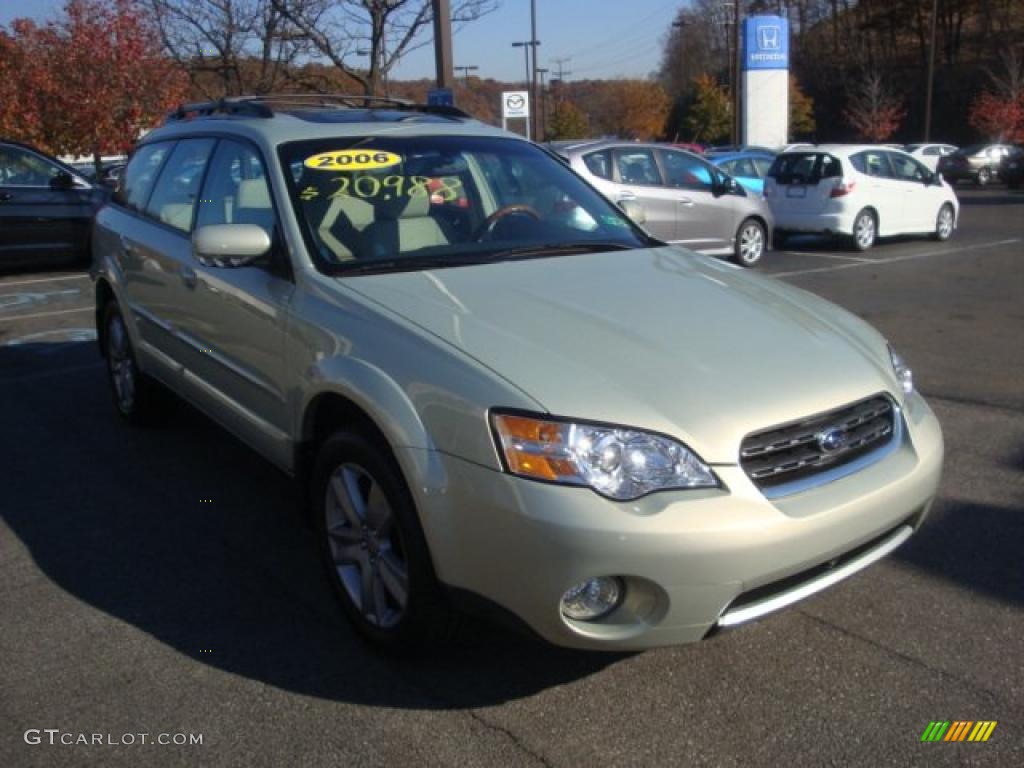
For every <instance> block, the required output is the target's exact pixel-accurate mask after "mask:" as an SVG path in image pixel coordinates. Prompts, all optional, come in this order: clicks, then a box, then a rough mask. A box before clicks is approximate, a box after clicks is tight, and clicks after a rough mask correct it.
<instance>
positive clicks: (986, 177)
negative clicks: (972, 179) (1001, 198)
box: [978, 168, 992, 187]
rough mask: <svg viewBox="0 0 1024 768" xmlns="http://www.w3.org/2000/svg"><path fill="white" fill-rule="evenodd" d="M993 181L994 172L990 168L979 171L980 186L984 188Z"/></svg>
mask: <svg viewBox="0 0 1024 768" xmlns="http://www.w3.org/2000/svg"><path fill="white" fill-rule="evenodd" d="M991 181H992V171H990V170H989V169H988V168H982V169H981V170H979V171H978V186H979V187H984V186H985V185H986V184H989V183H991Z"/></svg>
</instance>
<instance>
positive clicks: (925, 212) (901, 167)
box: [887, 152, 942, 232]
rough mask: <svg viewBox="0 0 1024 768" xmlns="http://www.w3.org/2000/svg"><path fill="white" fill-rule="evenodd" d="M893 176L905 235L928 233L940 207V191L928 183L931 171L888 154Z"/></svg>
mask: <svg viewBox="0 0 1024 768" xmlns="http://www.w3.org/2000/svg"><path fill="white" fill-rule="evenodd" d="M887 154H888V155H889V162H890V164H891V165H892V171H893V175H894V176H895V179H896V183H897V184H898V185H899V188H900V189H899V194H900V200H901V205H902V224H901V228H902V231H904V232H929V231H931V230H933V229H934V228H935V221H936V218H937V216H938V213H939V206H940V205H941V204H942V188H941V187H937V186H935V185H934V184H931V183H930V180H931V178H932V172H931V171H930V170H929V169H928V168H927V167H925V165H924V164H923V163H921V162H918V161H917V160H916V159H915V158H913V157H911V156H910V155H907V154H904V153H903V152H888V153H887Z"/></svg>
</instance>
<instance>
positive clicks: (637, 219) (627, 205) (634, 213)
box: [619, 200, 647, 225]
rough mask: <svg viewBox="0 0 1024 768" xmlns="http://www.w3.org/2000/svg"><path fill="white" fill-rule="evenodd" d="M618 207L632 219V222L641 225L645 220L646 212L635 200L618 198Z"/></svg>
mask: <svg viewBox="0 0 1024 768" xmlns="http://www.w3.org/2000/svg"><path fill="white" fill-rule="evenodd" d="M619 208H621V209H622V212H623V213H624V214H626V215H627V216H629V218H630V219H632V220H633V223H634V224H639V225H643V224H644V222H646V221H647V212H646V211H645V210H644V207H643V206H642V205H640V203H638V202H637V201H636V200H619Z"/></svg>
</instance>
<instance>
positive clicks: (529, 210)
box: [473, 203, 541, 240]
mask: <svg viewBox="0 0 1024 768" xmlns="http://www.w3.org/2000/svg"><path fill="white" fill-rule="evenodd" d="M514 213H525V214H526V215H527V216H531V217H532V218H533V219H534V220H535V221H540V219H541V215H540V213H539V212H538V211H537V209H536V208H533V207H532V206H529V205H526V204H524V203H515V204H513V205H506V206H504V207H502V208H499V209H498V210H496V211H495V212H494V213H492V214H491V215H490V216H488V217H487V218H486V219H484V223H483V224H481V225H480V228H479V229H477V231H476V233H475V234H474V236H473V239H474V240H483V238H484V236H485V235H486V234H487V233H488V232H490V231H491V230H492V229H494V225H495V224H497V223H498V222H499V221H501V220H502V219H503V218H505V217H506V216H511V215H512V214H514Z"/></svg>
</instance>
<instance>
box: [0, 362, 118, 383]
mask: <svg viewBox="0 0 1024 768" xmlns="http://www.w3.org/2000/svg"><path fill="white" fill-rule="evenodd" d="M103 367H104V363H89V364H88V365H76V366H73V367H71V368H61V369H60V370H59V371H46V372H45V373H30V374H29V375H28V376H11V377H10V378H6V379H0V384H14V383H17V382H19V381H34V380H36V379H48V378H51V377H53V376H63V375H64V374H66V373H79V372H80V371H91V370H93V369H95V368H103Z"/></svg>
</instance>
